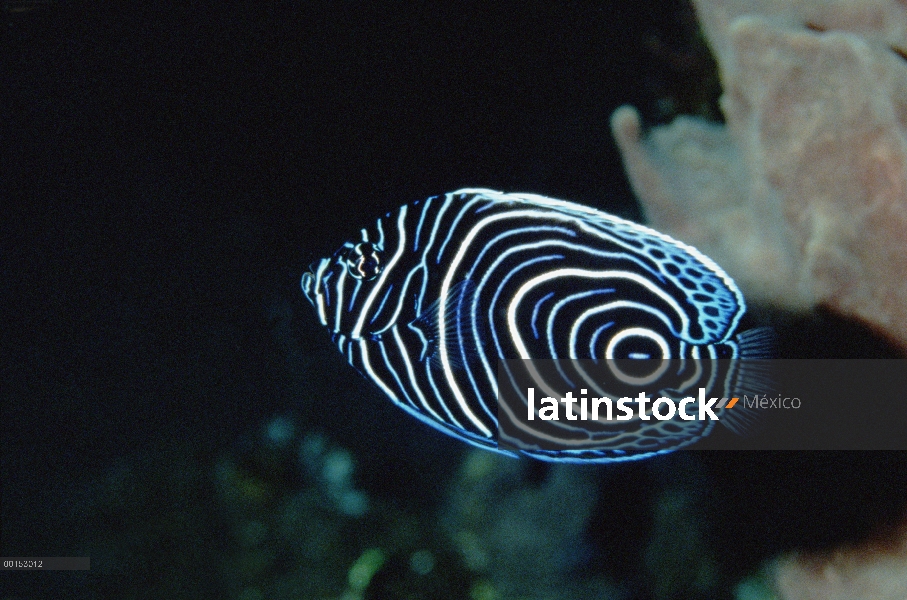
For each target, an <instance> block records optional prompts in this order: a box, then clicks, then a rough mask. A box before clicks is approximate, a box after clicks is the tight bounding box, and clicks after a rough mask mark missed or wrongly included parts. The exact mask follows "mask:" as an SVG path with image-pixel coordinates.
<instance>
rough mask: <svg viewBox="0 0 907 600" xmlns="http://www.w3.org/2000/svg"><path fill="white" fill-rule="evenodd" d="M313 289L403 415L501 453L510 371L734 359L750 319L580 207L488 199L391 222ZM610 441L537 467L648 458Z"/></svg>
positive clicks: (719, 275) (671, 254)
mask: <svg viewBox="0 0 907 600" xmlns="http://www.w3.org/2000/svg"><path fill="white" fill-rule="evenodd" d="M302 289H303V291H304V292H305V295H306V297H307V298H308V299H309V300H310V301H311V302H312V304H313V305H314V307H315V309H316V311H317V314H318V318H319V320H320V321H321V323H322V325H324V326H325V327H327V328H328V329H329V330H330V331H331V332H332V334H333V340H334V342H335V343H336V344H337V346H338V348H339V349H340V351H341V353H343V355H344V356H346V357H347V359H348V361H349V362H350V364H352V365H353V366H354V367H356V368H357V369H358V370H359V371H360V372H362V373H363V374H364V375H365V376H366V377H368V378H369V379H371V380H372V381H373V382H375V384H377V385H378V387H379V388H380V389H381V390H382V391H383V392H384V393H385V394H386V395H387V396H388V397H389V398H391V400H392V401H393V402H394V403H395V404H397V405H398V406H400V407H401V408H403V409H404V410H406V411H407V412H408V413H410V414H412V415H413V416H415V417H416V418H418V419H420V420H422V421H423V422H425V423H428V424H429V425H431V426H433V427H435V428H437V429H439V430H441V431H444V432H445V433H448V434H451V435H454V436H456V437H459V438H461V439H464V440H465V441H468V442H470V443H473V444H476V445H479V446H482V447H486V448H491V449H495V448H496V441H495V435H496V426H497V423H496V415H497V406H496V398H497V392H498V390H497V380H496V378H497V368H498V360H499V359H501V358H536V359H540V358H578V359H583V358H594V359H602V358H643V357H645V358H666V359H667V358H672V359H683V358H698V357H703V358H704V357H712V358H717V357H732V356H738V355H739V354H740V344H739V343H738V341H739V340H738V339H735V338H733V337H732V336H733V334H734V330H735V329H736V327H737V325H738V323H739V321H740V318H741V317H742V315H743V313H744V311H745V303H744V300H743V296H742V294H741V293H740V290H739V289H738V288H737V286H736V285H735V284H734V282H733V281H732V280H731V278H730V277H728V276H727V275H726V274H725V273H724V272H723V271H722V270H721V268H720V267H718V265H716V264H715V263H714V262H713V261H712V260H711V259H709V258H708V257H706V256H704V255H703V254H702V253H700V252H699V251H698V250H696V249H695V248H693V247H691V246H688V245H686V244H684V243H682V242H679V241H677V240H674V239H671V238H670V237H668V236H666V235H664V234H661V233H658V232H656V231H654V230H652V229H649V228H647V227H643V226H641V225H638V224H635V223H632V222H630V221H626V220H623V219H620V218H618V217H614V216H612V215H609V214H606V213H603V212H600V211H597V210H595V209H592V208H588V207H585V206H581V205H578V204H574V203H571V202H566V201H563V200H555V199H552V198H546V197H543V196H538V195H534V194H505V193H501V192H495V191H492V190H485V189H463V190H459V191H456V192H452V193H449V194H446V195H443V196H436V197H432V198H429V199H427V200H425V201H424V202H415V203H413V204H411V205H408V206H403V207H401V208H400V209H398V210H396V211H394V212H392V213H388V214H387V215H385V216H384V217H382V218H380V219H378V220H377V223H376V224H375V225H374V226H372V227H370V228H365V229H362V230H361V232H360V237H359V239H357V240H355V241H351V242H348V243H346V244H344V246H343V247H342V248H341V249H340V250H338V251H337V252H336V253H335V254H334V256H332V257H330V258H325V259H322V260H321V261H318V262H317V263H316V264H313V265H312V267H311V269H310V270H309V271H308V272H307V273H305V274H304V275H303V278H302ZM751 341H752V340H751ZM745 345H746V344H745ZM749 345H750V346H754V347H755V346H758V345H759V344H758V343H755V344H753V343H750V344H749ZM697 380H698V379H697ZM660 424H661V422H655V423H652V424H649V423H648V422H646V423H642V424H640V425H639V431H638V432H637V434H636V435H642V436H644V437H645V438H646V439H647V440H649V439H654V438H657V434H658V433H659V432H657V431H656V432H653V431H645V432H643V431H642V429H643V425H645V426H646V427H650V428H654V427H658V426H660ZM697 426H698V425H697ZM699 434H701V432H699V433H697V434H696V435H699ZM603 435H604V437H603V438H602V439H604V440H605V443H606V444H610V442H609V441H608V440H609V438H607V434H606V433H605V434H603ZM614 435H615V437H614V440H615V441H614V445H613V448H609V449H608V451H603V452H599V453H589V452H585V451H580V450H578V451H577V453H576V454H575V455H574V456H564V457H560V456H552V455H549V454H546V453H543V452H540V453H539V454H538V457H539V458H547V459H552V460H559V459H568V460H569V459H582V460H587V459H588V460H596V459H598V460H603V461H604V460H619V459H621V457H628V458H637V457H639V456H643V455H648V454H651V453H652V452H651V448H650V446H646V448H648V449H646V450H644V451H637V450H636V449H635V448H634V447H633V443H632V440H628V439H626V438H627V437H628V436H629V437H632V436H633V435H634V434H633V433H632V432H630V433H628V432H626V431H623V432H620V433H619V434H614ZM664 436H665V437H666V438H667V437H670V436H673V437H674V438H675V439H670V440H667V439H666V441H665V444H664V445H663V447H665V448H670V449H673V448H674V447H677V446H678V445H682V444H683V443H686V441H685V440H678V439H676V438H677V437H678V435H677V433H676V432H674V433H664ZM681 437H682V436H681ZM688 437H689V436H688ZM690 441H694V440H690ZM627 448H629V450H627Z"/></svg>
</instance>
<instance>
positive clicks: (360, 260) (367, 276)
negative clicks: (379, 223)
mask: <svg viewBox="0 0 907 600" xmlns="http://www.w3.org/2000/svg"><path fill="white" fill-rule="evenodd" d="M379 256H380V255H379V252H378V249H377V248H375V245H374V244H372V243H371V242H360V243H358V244H356V245H355V246H353V248H352V249H351V250H350V252H349V254H347V256H346V270H347V272H348V273H349V274H350V276H351V277H353V278H354V279H363V280H365V281H371V280H372V279H374V278H375V277H377V276H378V275H379V274H381V270H382V269H383V268H384V266H383V265H382V264H381V259H380V258H379Z"/></svg>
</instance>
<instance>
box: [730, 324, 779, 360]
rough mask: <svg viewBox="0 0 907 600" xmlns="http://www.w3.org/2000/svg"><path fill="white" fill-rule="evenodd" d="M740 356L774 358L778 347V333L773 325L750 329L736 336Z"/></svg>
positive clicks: (746, 357) (745, 357) (744, 357)
mask: <svg viewBox="0 0 907 600" xmlns="http://www.w3.org/2000/svg"><path fill="white" fill-rule="evenodd" d="M734 342H736V344H737V348H738V351H739V353H740V358H743V359H748V358H774V356H775V355H776V353H777V349H778V335H777V334H776V333H775V330H774V329H772V328H771V327H757V328H756V329H748V330H747V331H744V332H742V333H739V334H737V335H736V336H735V337H734Z"/></svg>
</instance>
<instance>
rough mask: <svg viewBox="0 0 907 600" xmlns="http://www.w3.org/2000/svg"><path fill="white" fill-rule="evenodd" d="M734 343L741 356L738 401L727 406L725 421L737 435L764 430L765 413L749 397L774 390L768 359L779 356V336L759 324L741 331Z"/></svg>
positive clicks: (734, 389) (735, 389) (736, 366)
mask: <svg viewBox="0 0 907 600" xmlns="http://www.w3.org/2000/svg"><path fill="white" fill-rule="evenodd" d="M734 342H735V343H736V345H737V349H738V352H739V358H736V359H734V360H733V361H732V367H731V368H732V369H733V372H732V373H731V385H730V393H731V401H733V400H732V399H733V398H737V402H736V403H735V404H734V405H733V406H732V408H729V409H728V408H725V409H724V412H723V413H722V415H721V424H722V425H724V426H725V427H726V428H727V429H729V430H731V431H732V432H734V433H736V434H737V435H741V436H743V435H751V434H753V433H755V432H756V431H758V430H759V429H760V422H761V421H762V418H761V415H762V413H760V412H759V411H758V410H757V409H755V408H752V404H750V403H749V402H748V400H749V399H750V398H753V397H756V396H760V395H764V394H767V393H770V392H772V391H774V388H775V384H774V381H773V378H772V376H771V369H770V364H769V362H768V360H767V359H770V358H772V357H773V356H775V353H776V343H777V336H776V334H775V331H774V330H773V329H772V328H771V327H759V328H757V329H750V330H748V331H744V332H742V333H740V334H738V335H737V336H736V337H735V338H734ZM729 405H730V403H729Z"/></svg>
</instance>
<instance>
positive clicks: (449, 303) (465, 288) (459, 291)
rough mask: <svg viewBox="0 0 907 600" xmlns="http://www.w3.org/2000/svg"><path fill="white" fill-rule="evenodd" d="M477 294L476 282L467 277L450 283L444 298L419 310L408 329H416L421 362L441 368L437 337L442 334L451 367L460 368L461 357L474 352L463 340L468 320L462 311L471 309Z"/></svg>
mask: <svg viewBox="0 0 907 600" xmlns="http://www.w3.org/2000/svg"><path fill="white" fill-rule="evenodd" d="M475 293H476V285H475V284H474V283H473V282H472V281H470V280H469V279H464V280H463V281H461V282H459V283H457V284H455V285H454V286H452V287H451V288H450V289H449V290H448V292H447V298H446V301H445V302H444V303H443V306H442V303H441V298H438V299H437V300H435V301H434V302H432V303H431V304H430V305H429V306H427V307H426V308H425V309H423V310H422V312H420V313H419V316H418V317H416V318H415V319H414V320H413V321H412V322H411V323H410V324H409V328H410V329H412V330H414V331H416V332H418V333H419V334H420V336H421V338H422V353H421V355H420V356H419V360H420V361H426V360H427V361H431V363H432V366H435V367H440V366H441V364H440V361H441V352H440V339H441V336H442V335H443V336H444V340H445V341H446V343H447V357H448V361H449V363H450V365H451V366H453V367H456V368H461V367H462V366H463V363H464V360H466V359H467V358H469V357H470V356H472V355H474V354H475V349H474V348H472V347H471V345H469V344H468V343H466V339H467V337H466V335H465V332H463V331H461V327H466V326H467V323H469V320H468V319H467V318H466V315H465V314H464V311H467V310H470V309H471V307H472V304H473V301H474V296H475ZM442 310H443V314H444V331H443V332H442V331H441V330H440V324H441V318H440V316H441V311H442Z"/></svg>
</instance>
